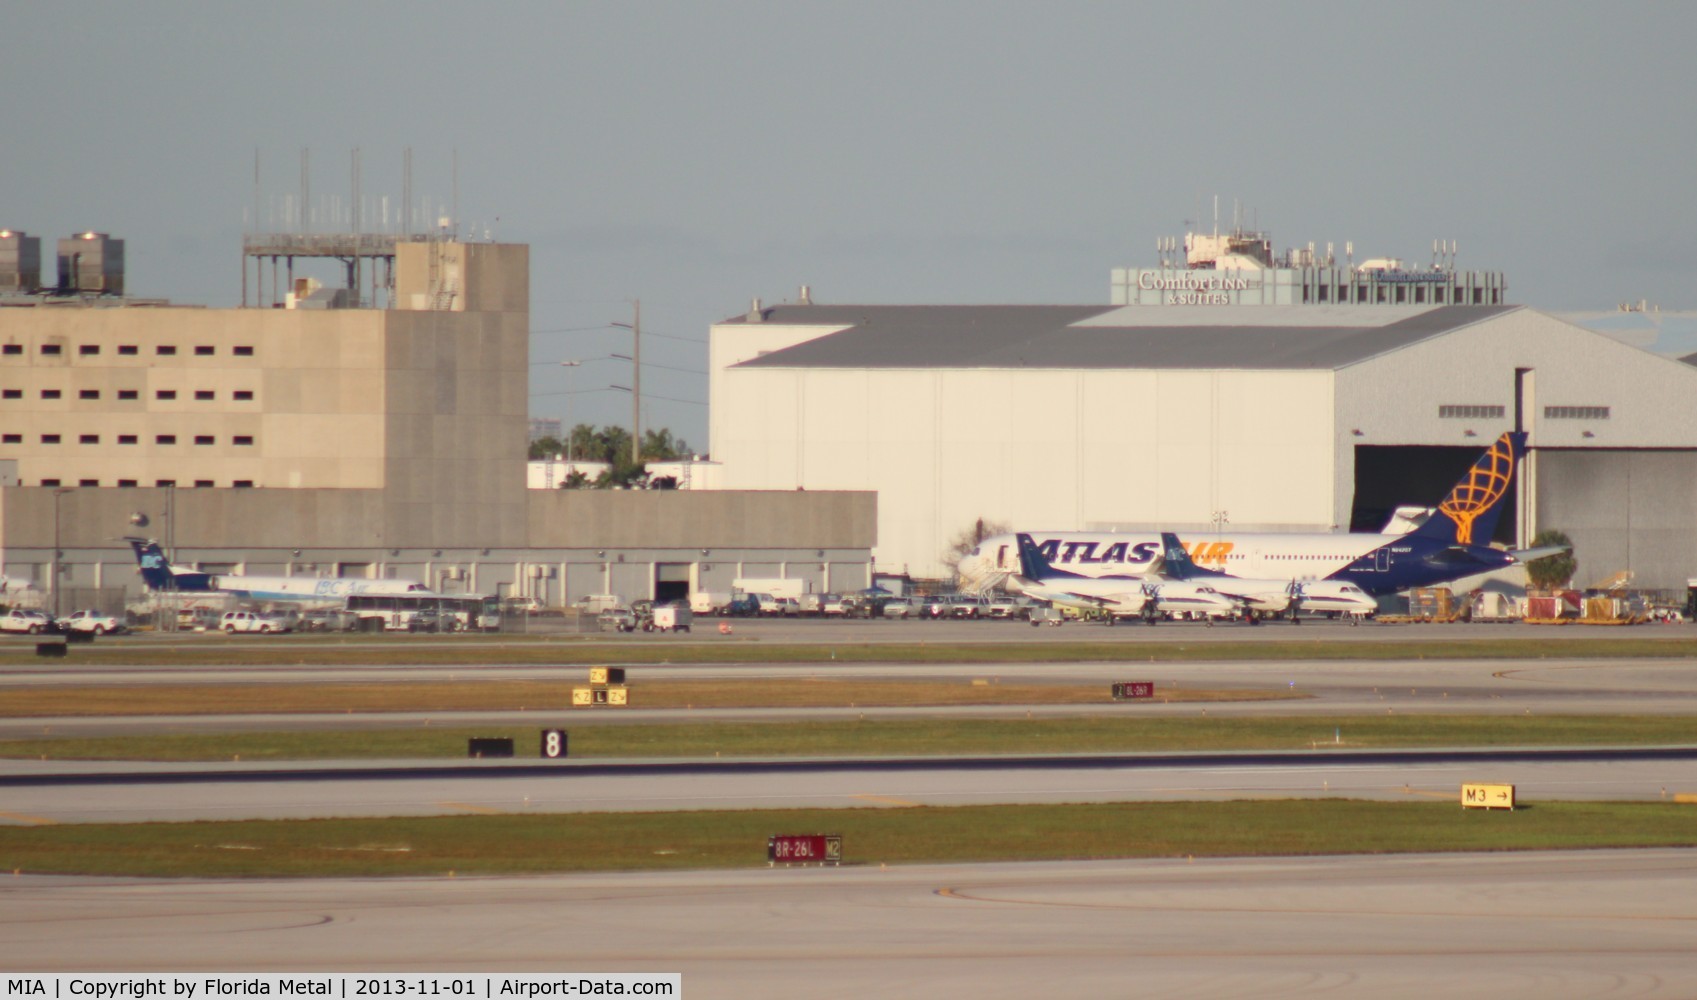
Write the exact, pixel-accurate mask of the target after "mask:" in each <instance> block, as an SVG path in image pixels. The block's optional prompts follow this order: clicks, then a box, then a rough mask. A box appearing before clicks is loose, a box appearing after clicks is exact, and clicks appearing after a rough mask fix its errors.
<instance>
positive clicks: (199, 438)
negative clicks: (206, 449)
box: [194, 434, 217, 444]
mask: <svg viewBox="0 0 1697 1000" xmlns="http://www.w3.org/2000/svg"><path fill="white" fill-rule="evenodd" d="M194 443H195V444H216V443H217V439H216V438H214V437H213V436H212V435H210V434H196V435H195V436H194Z"/></svg>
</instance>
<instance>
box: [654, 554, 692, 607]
mask: <svg viewBox="0 0 1697 1000" xmlns="http://www.w3.org/2000/svg"><path fill="white" fill-rule="evenodd" d="M689 568H690V564H689V563H655V564H654V603H656V604H664V603H666V602H667V601H688V600H689Z"/></svg>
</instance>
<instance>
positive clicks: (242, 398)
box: [235, 389, 253, 403]
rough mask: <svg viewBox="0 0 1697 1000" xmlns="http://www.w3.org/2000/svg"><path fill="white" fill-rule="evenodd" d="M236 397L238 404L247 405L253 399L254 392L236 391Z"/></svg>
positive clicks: (249, 390) (248, 390)
mask: <svg viewBox="0 0 1697 1000" xmlns="http://www.w3.org/2000/svg"><path fill="white" fill-rule="evenodd" d="M235 397H236V402H238V403H246V402H248V401H250V400H252V399H253V390H252V389H237V390H236V391H235Z"/></svg>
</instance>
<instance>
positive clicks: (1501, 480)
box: [1415, 431, 1526, 545]
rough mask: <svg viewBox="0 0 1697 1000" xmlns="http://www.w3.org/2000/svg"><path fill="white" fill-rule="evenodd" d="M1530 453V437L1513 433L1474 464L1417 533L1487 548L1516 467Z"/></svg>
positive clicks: (1488, 450)
mask: <svg viewBox="0 0 1697 1000" xmlns="http://www.w3.org/2000/svg"><path fill="white" fill-rule="evenodd" d="M1525 451H1526V435H1525V434H1524V433H1522V432H1519V431H1510V432H1508V433H1505V434H1504V435H1503V436H1502V437H1499V438H1497V440H1496V441H1495V442H1494V443H1493V444H1492V445H1491V447H1490V448H1489V449H1487V450H1486V451H1485V453H1484V454H1483V455H1480V456H1479V460H1478V461H1477V462H1474V463H1473V468H1471V469H1469V470H1468V472H1467V475H1465V476H1463V477H1462V479H1461V481H1460V482H1458V483H1456V484H1455V488H1454V489H1452V490H1450V493H1449V496H1447V497H1445V498H1444V502H1443V503H1441V504H1439V505H1438V510H1437V512H1436V513H1435V514H1433V515H1432V517H1431V519H1430V520H1428V521H1427V522H1426V523H1425V524H1424V525H1422V526H1421V528H1420V529H1419V530H1418V531H1416V532H1415V534H1426V535H1432V534H1436V535H1440V536H1442V537H1445V538H1446V539H1447V540H1449V541H1452V542H1454V543H1456V544H1458V545H1473V544H1475V539H1477V544H1480V545H1483V544H1486V543H1488V542H1489V541H1490V540H1491V535H1492V533H1494V532H1495V531H1496V530H1497V518H1498V516H1499V515H1500V514H1501V513H1502V509H1503V499H1504V498H1505V497H1507V496H1508V494H1509V487H1510V486H1511V485H1513V483H1514V470H1515V465H1516V464H1517V463H1518V462H1519V460H1520V456H1521V455H1522V454H1524V453H1525Z"/></svg>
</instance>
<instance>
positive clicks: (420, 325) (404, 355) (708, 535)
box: [0, 231, 875, 610]
mask: <svg viewBox="0 0 1697 1000" xmlns="http://www.w3.org/2000/svg"><path fill="white" fill-rule="evenodd" d="M7 233H8V236H10V235H12V234H11V231H7ZM20 235H21V234H20ZM97 235H98V234H89V239H88V240H86V241H84V242H86V244H87V247H88V248H89V249H88V250H86V251H85V252H82V253H81V254H79V255H76V256H75V260H76V263H77V266H78V267H80V268H82V269H83V271H90V266H91V265H90V260H92V261H93V263H94V265H95V266H94V267H93V270H92V271H90V273H91V275H92V276H93V277H90V278H88V279H86V280H84V281H83V283H82V284H81V285H76V284H72V285H71V286H69V287H67V286H66V284H65V283H64V282H60V283H59V285H58V287H49V288H47V289H45V290H44V289H43V288H42V287H41V285H42V282H41V279H40V276H39V264H38V263H37V262H38V260H39V248H37V247H33V246H29V245H28V242H27V238H26V239H24V240H23V241H14V243H15V244H16V246H15V250H16V252H15V253H14V254H13V257H12V262H13V265H14V266H11V267H6V266H0V281H6V280H9V281H10V282H11V286H10V287H4V288H0V560H3V562H0V572H3V574H4V580H5V587H6V591H7V597H6V600H8V601H16V600H23V599H26V598H28V599H33V600H36V601H43V602H45V601H47V600H51V599H52V597H53V594H54V589H55V588H54V581H55V580H57V582H58V590H59V591H60V594H59V599H58V603H59V604H60V607H61V609H62V610H68V609H69V608H70V607H72V606H81V605H82V604H98V605H100V606H102V607H104V608H105V609H107V610H117V608H119V607H121V606H122V605H123V604H124V603H125V602H127V601H134V600H135V599H137V598H139V597H140V596H141V585H140V580H139V577H138V576H137V574H136V567H135V561H134V557H133V555H132V554H131V553H130V551H129V549H128V547H127V546H126V545H125V544H124V543H123V542H122V541H121V538H122V537H123V536H124V535H126V534H140V535H150V536H153V537H156V538H158V539H160V540H161V541H163V542H165V543H166V544H167V547H168V548H170V549H172V550H173V551H174V553H175V559H176V561H177V562H179V563H182V564H185V565H189V566H193V567H197V568H199V569H201V570H204V571H208V572H213V573H217V574H227V573H250V574H289V575H302V576H358V577H398V578H403V579H410V580H417V581H420V582H423V583H425V584H427V585H429V586H430V587H432V588H435V589H438V590H442V591H445V592H450V593H472V594H500V595H503V596H509V595H510V596H514V597H535V598H537V599H539V600H541V601H542V602H544V603H546V604H549V605H560V604H564V603H568V602H570V601H571V600H574V599H576V598H578V597H581V596H583V595H585V594H618V595H620V596H622V597H624V598H626V599H627V600H630V599H635V598H640V597H662V598H675V597H682V596H687V594H688V593H689V592H690V591H692V590H697V589H700V590H713V591H719V592H728V591H729V590H730V589H731V581H732V580H733V579H736V578H738V577H744V576H747V577H781V576H789V577H801V578H804V579H806V580H807V581H808V582H809V584H810V585H811V586H813V587H814V588H816V589H823V588H824V587H827V586H830V587H839V588H849V587H864V586H866V585H867V584H868V583H869V582H870V576H869V572H870V569H869V565H868V563H869V551H870V548H871V545H872V541H873V537H874V535H873V532H874V531H875V523H874V521H873V517H872V498H871V496H870V495H868V494H865V493H861V492H852V491H851V492H842V491H821V492H816V493H795V492H794V491H793V490H785V491H783V492H781V493H771V492H760V491H756V492H752V493H748V492H741V493H739V492H718V493H704V492H683V491H676V492H665V493H661V492H658V491H655V492H644V491H580V490H547V491H537V490H529V489H527V488H526V481H525V480H526V438H527V427H528V421H529V412H528V406H529V398H528V382H529V370H528V363H529V351H528V348H529V337H530V319H529V252H528V248H527V247H524V246H521V245H513V244H495V243H467V242H461V241H457V240H453V239H444V238H438V237H425V238H418V239H400V238H395V237H389V238H387V239H379V238H376V237H370V236H359V237H347V236H330V237H324V238H323V246H322V247H321V246H319V245H318V244H317V243H314V242H313V241H314V239H315V238H313V237H301V236H285V237H279V238H277V239H275V240H273V241H270V242H262V243H256V244H250V248H249V249H250V254H249V256H250V262H251V258H252V257H256V256H259V255H258V254H257V253H253V252H252V251H253V248H254V247H255V246H257V247H259V249H261V250H263V251H265V252H266V253H267V254H269V255H271V256H272V258H273V261H272V269H273V271H274V272H279V273H280V270H279V269H280V265H279V264H278V263H277V258H279V257H287V255H289V254H292V253H300V254H311V253H314V252H321V253H323V254H328V255H333V254H336V253H347V254H350V255H352V254H358V255H361V256H362V257H363V258H366V259H364V260H363V263H365V264H366V265H367V266H368V267H369V268H370V270H368V271H366V272H364V273H366V274H368V275H371V274H374V273H379V272H380V271H381V273H384V274H385V277H384V278H382V279H381V281H382V284H381V286H380V287H378V288H376V289H374V292H367V293H363V294H362V293H361V291H360V285H361V282H360V280H359V279H358V277H357V275H356V274H355V273H353V272H352V271H350V281H349V287H348V288H344V289H335V290H331V292H330V293H329V294H320V293H319V290H315V288H314V287H313V285H312V284H310V283H297V282H296V281H290V282H288V283H287V284H285V283H284V282H283V281H281V280H280V279H279V277H276V276H274V277H273V279H272V294H271V295H268V296H267V295H264V294H263V293H262V298H264V299H265V301H264V302H262V303H261V304H260V305H258V306H257V307H246V308H240V309H204V308H194V307H181V306H173V305H171V304H169V303H164V302H160V301H156V300H146V299H137V298H126V297H124V296H123V295H121V294H116V293H115V291H114V290H113V287H114V282H116V283H117V284H116V287H118V288H121V278H122V275H121V270H120V271H119V272H118V274H117V275H116V276H113V275H110V274H106V273H105V272H103V271H102V270H101V268H106V269H107V270H108V271H109V270H110V268H109V266H108V265H109V264H110V262H111V261H113V260H114V259H116V260H117V261H120V262H121V260H122V252H121V242H122V241H112V240H109V239H108V238H106V237H104V236H101V237H100V238H99V239H98V240H97V239H95V238H94V237H95V236H97ZM113 243H117V244H119V245H120V247H119V248H114V247H112V244H113ZM344 244H345V245H344ZM96 247H104V248H105V249H106V251H107V252H106V253H104V254H96V253H95V252H94V250H93V248H96ZM0 249H4V247H3V246H0ZM65 259H66V257H65V254H64V253H63V252H62V253H61V261H62V262H63V261H64V260H65ZM4 264H5V261H0V265H4ZM31 264H33V265H34V269H33V270H32V268H31V267H30V266H28V265H31ZM292 269H293V264H292V262H291V263H290V265H289V270H290V271H292ZM77 273H78V274H80V273H82V272H77ZM94 277H101V280H103V281H104V282H105V285H104V286H103V287H91V286H92V285H93V283H94ZM373 280H374V282H375V281H377V280H378V279H375V278H374V279H373ZM51 284H52V283H51V282H49V283H48V285H49V286H51ZM261 286H262V288H263V282H261ZM285 288H286V289H287V291H284V290H283V289H285ZM377 293H380V295H379V294H377ZM244 297H245V292H244ZM379 297H380V298H381V299H382V300H383V301H382V302H380V303H379V302H374V301H373V300H374V299H375V298H379Z"/></svg>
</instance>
